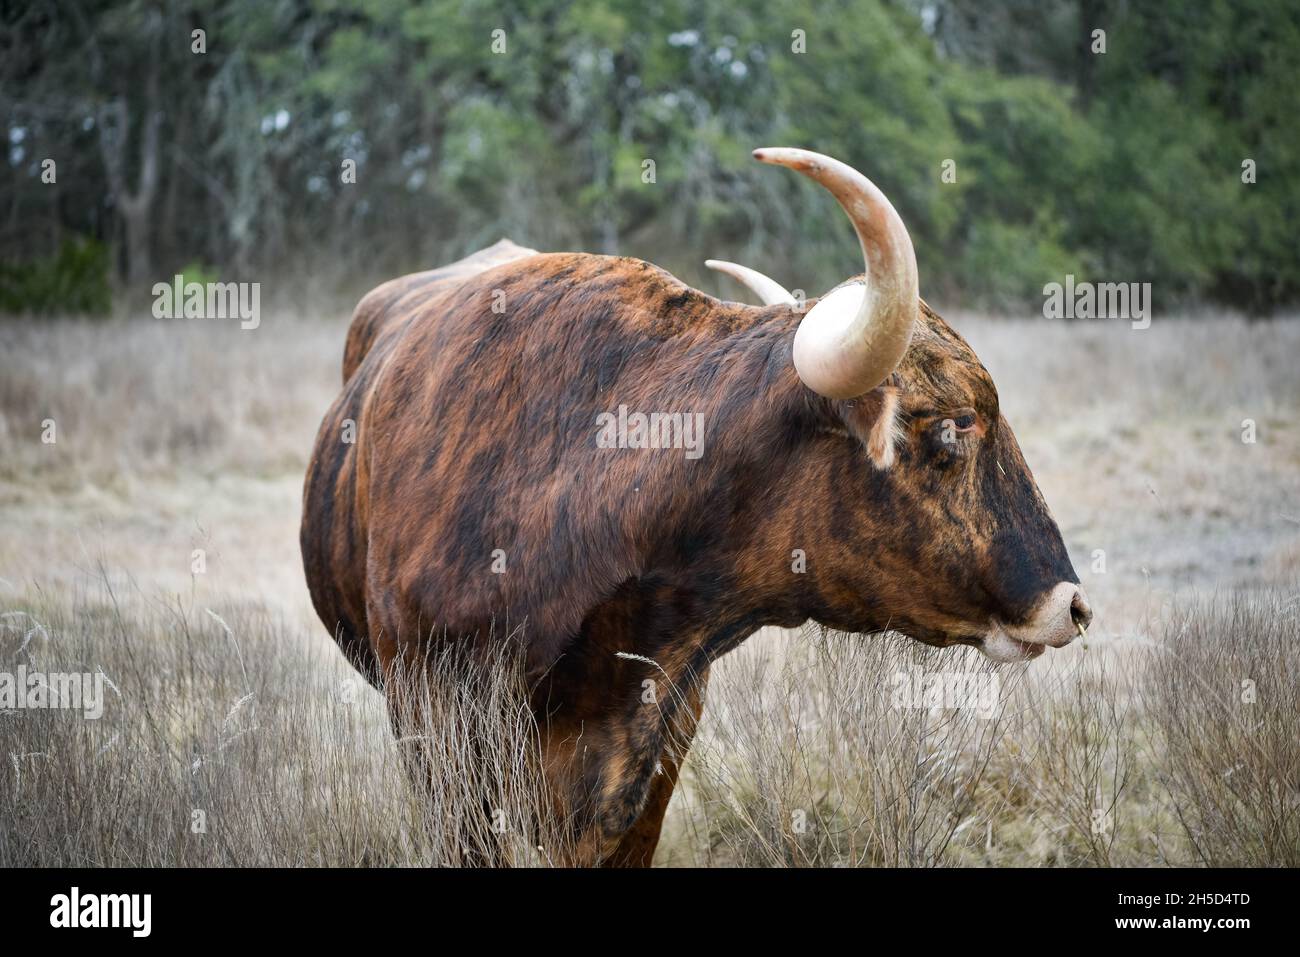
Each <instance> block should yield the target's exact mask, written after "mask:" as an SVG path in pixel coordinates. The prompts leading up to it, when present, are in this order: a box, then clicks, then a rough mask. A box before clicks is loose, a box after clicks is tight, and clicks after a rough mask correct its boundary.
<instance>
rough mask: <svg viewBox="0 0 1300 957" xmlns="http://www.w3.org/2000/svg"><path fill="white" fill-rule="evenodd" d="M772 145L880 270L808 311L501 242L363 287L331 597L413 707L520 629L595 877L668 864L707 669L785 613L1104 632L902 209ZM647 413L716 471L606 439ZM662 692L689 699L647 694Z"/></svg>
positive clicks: (373, 663) (324, 526)
mask: <svg viewBox="0 0 1300 957" xmlns="http://www.w3.org/2000/svg"><path fill="white" fill-rule="evenodd" d="M754 155H755V157H756V158H757V159H758V160H760V161H762V162H764V163H772V164H777V165H781V166H786V167H789V168H791V169H794V170H796V171H798V172H800V173H802V174H804V175H805V176H808V177H810V178H811V179H813V180H814V181H816V182H817V183H819V184H820V185H821V186H823V187H825V188H826V189H827V190H828V191H829V192H830V193H831V194H832V195H833V196H834V197H835V199H836V200H837V201H838V202H839V204H840V206H841V207H842V208H843V209H844V211H845V212H846V213H847V214H848V217H849V220H850V221H851V223H852V225H853V228H854V230H855V231H856V233H857V238H858V240H859V242H860V244H861V248H862V254H863V257H864V261H865V270H864V272H863V274H862V275H860V276H857V277H855V278H852V279H849V280H848V281H846V282H844V283H842V284H841V285H839V286H836V287H835V288H834V289H832V290H830V291H829V292H828V293H826V294H825V295H824V296H822V297H821V298H820V299H816V300H812V301H809V302H808V303H806V304H801V303H799V302H797V301H796V300H795V299H794V297H792V296H791V295H790V294H789V293H787V292H786V291H785V290H784V289H782V288H781V287H780V286H779V285H777V284H776V283H775V282H773V281H772V280H770V279H768V278H767V277H765V276H762V275H760V274H758V273H755V272H753V271H752V270H748V269H746V268H744V267H741V266H736V265H734V264H730V263H722V262H716V261H710V265H711V266H712V267H713V268H716V269H719V270H721V271H723V272H727V273H729V274H731V275H733V276H735V277H737V278H738V279H740V280H741V281H742V282H744V283H745V284H746V285H748V286H749V287H750V288H751V289H752V290H753V291H754V292H755V293H757V295H758V296H759V297H760V298H761V299H762V300H763V302H764V305H762V306H752V305H745V304H741V303H735V302H725V301H720V300H718V299H715V298H713V297H711V296H709V295H706V294H704V293H702V292H700V291H698V290H696V289H693V288H690V287H689V286H687V285H685V284H683V283H682V282H680V281H679V280H677V279H676V278H674V277H673V276H672V275H670V274H669V273H667V272H665V271H664V270H662V269H660V268H658V267H656V266H654V265H651V264H650V263H647V262H643V261H641V260H637V259H630V258H620V257H609V256H597V255H588V254H584V253H557V254H538V253H535V252H534V251H532V250H528V249H523V248H521V247H518V246H515V245H514V244H512V243H509V242H506V241H502V242H501V243H498V244H497V245H496V246H493V247H491V248H490V249H486V250H483V251H481V252H479V253H477V254H475V255H473V256H470V257H469V258H468V259H465V260H462V261H460V262H458V263H455V264H453V265H451V266H447V267H444V268H442V269H436V270H433V271H430V272H424V273H419V274H416V275H411V276H407V277H404V278H401V279H397V280H394V281H392V282H388V283H386V284H384V285H382V286H380V287H378V288H377V289H375V290H373V291H372V292H370V293H369V294H368V295H367V296H366V297H365V298H364V299H363V300H362V301H361V303H360V304H359V305H358V307H357V309H356V311H355V314H354V317H353V321H352V325H351V327H350V330H349V333H348V337H347V344H346V348H345V353H344V362H343V378H344V384H343V389H342V392H341V394H340V395H339V397H338V399H337V400H336V401H335V402H334V404H333V406H332V407H331V408H330V410H329V411H328V413H327V414H326V416H325V420H324V422H323V423H322V425H321V429H320V432H319V435H318V437H317V440H316V444H315V450H314V453H313V455H312V458H311V463H310V466H309V469H308V473H307V477H306V484H305V489H304V508H303V520H302V529H301V546H302V555H303V563H304V567H305V571H306V577H307V582H308V585H309V588H310V592H311V597H312V601H313V603H314V605H315V608H316V610H317V612H318V614H319V616H320V618H321V620H322V622H323V623H324V624H325V626H326V628H328V629H329V630H330V632H331V634H332V635H334V636H335V638H336V640H337V641H338V643H339V645H340V646H341V648H342V649H343V651H344V653H345V654H346V655H347V657H348V659H349V660H350V661H351V662H352V663H353V664H354V665H355V667H356V668H357V669H358V670H360V671H361V672H362V673H363V674H364V675H365V676H366V677H367V678H368V679H369V680H370V681H371V682H372V683H373V684H375V685H376V687H380V688H383V689H385V690H386V692H387V693H388V698H389V702H390V707H393V708H395V707H396V706H395V705H394V703H393V702H394V698H395V695H394V694H393V693H392V689H391V684H392V683H391V682H390V681H388V680H387V679H388V677H389V676H391V675H392V674H393V673H394V669H396V668H397V667H398V666H399V665H400V664H401V663H403V662H408V663H409V662H412V661H417V662H418V661H419V660H420V656H421V655H422V654H427V652H428V651H429V649H430V646H432V645H436V644H437V643H439V642H447V641H453V640H455V641H468V642H470V643H471V644H472V643H473V642H475V641H477V642H491V641H493V640H497V639H494V638H493V637H492V636H493V635H498V634H499V633H500V632H499V628H498V627H497V626H498V624H499V623H500V622H506V621H508V622H512V623H517V624H522V625H523V634H524V664H525V667H526V673H527V675H528V676H529V681H530V682H531V685H530V687H531V688H532V689H533V692H532V695H533V697H532V701H533V706H534V710H535V713H536V715H537V718H538V723H539V727H540V734H541V751H542V755H543V758H542V760H543V763H544V767H545V768H546V769H547V780H548V781H553V782H556V783H555V785H554V786H555V787H556V788H557V792H558V793H557V798H556V800H557V806H558V807H568V808H573V807H581V808H583V809H584V813H583V814H581V815H578V816H575V817H574V820H575V821H577V822H579V823H576V824H575V825H574V826H575V827H576V828H577V829H578V831H579V833H578V834H577V835H576V836H575V843H574V846H575V848H576V850H575V851H574V853H573V861H572V863H598V862H599V863H605V864H616V865H648V864H649V863H650V861H651V858H652V856H653V853H654V849H655V846H656V844H657V842H658V839H659V831H660V827H661V824H662V821H663V817H664V812H665V810H666V808H667V805H668V801H669V798H670V796H671V794H672V791H673V788H674V784H675V782H676V779H677V774H678V770H679V767H680V762H681V760H682V758H683V755H684V753H685V746H686V745H687V744H689V736H690V734H691V732H692V730H693V728H694V722H695V721H696V720H698V717H699V714H700V709H701V708H702V706H703V696H704V682H705V679H706V678H707V674H708V671H709V668H710V666H711V665H712V663H713V662H714V661H716V660H717V659H718V658H719V657H721V656H722V655H724V654H726V653H727V652H728V651H730V650H732V649H733V648H736V647H737V646H738V645H739V644H740V643H741V642H742V641H744V640H745V638H746V637H747V636H748V635H750V634H752V633H753V632H754V631H756V630H757V629H759V628H760V627H762V626H766V625H773V626H785V627H797V626H800V625H802V624H803V623H805V622H807V621H809V620H812V621H814V622H817V623H820V624H822V625H824V626H827V627H830V628H834V629H839V630H843V631H848V632H858V633H864V634H870V633H877V632H882V631H885V630H892V631H896V632H901V633H903V634H904V635H907V636H910V637H911V638H913V639H916V640H918V641H920V642H923V643H925V644H928V645H934V646H949V645H972V646H974V647H976V648H978V649H979V650H980V651H982V652H983V653H984V654H985V655H987V656H989V657H990V658H992V659H995V660H997V661H1013V660H1021V659H1027V658H1032V657H1034V656H1037V655H1039V654H1040V653H1042V652H1043V650H1044V649H1045V648H1048V647H1061V646H1063V645H1066V644H1067V643H1069V642H1070V641H1071V639H1072V638H1074V637H1075V635H1076V633H1080V632H1082V630H1083V629H1084V628H1086V626H1087V624H1088V623H1089V621H1090V620H1091V616H1092V612H1091V610H1090V609H1089V606H1088V602H1087V599H1086V598H1085V596H1084V592H1083V590H1082V588H1081V587H1080V586H1079V580H1078V576H1077V575H1076V574H1075V571H1074V569H1073V567H1072V565H1071V563H1070V559H1069V556H1068V555H1067V553H1066V549H1065V545H1064V544H1063V542H1062V540H1061V535H1060V532H1059V530H1058V528H1057V525H1056V522H1055V521H1054V520H1053V517H1052V515H1051V513H1050V511H1049V510H1048V507H1047V505H1046V504H1045V502H1044V499H1043V496H1042V495H1041V494H1040V492H1039V490H1038V488H1037V486H1036V484H1035V482H1034V479H1033V476H1032V475H1031V474H1030V470H1029V468H1028V466H1027V465H1026V464H1025V460H1024V458H1023V457H1022V455H1021V451H1020V448H1019V446H1018V445H1017V443H1016V438H1015V436H1014V435H1013V434H1012V431H1011V427H1010V425H1009V424H1008V423H1007V421H1006V419H1005V418H1004V417H1003V416H1002V414H1001V411H1000V409H999V403H998V393H997V389H996V388H995V387H994V384H993V380H992V379H991V378H990V376H989V374H988V372H987V371H986V370H985V368H984V366H983V365H982V364H981V363H980V360H979V359H978V357H977V356H976V355H975V353H974V352H973V351H972V350H971V348H970V346H968V345H967V344H966V342H965V341H964V340H963V339H962V338H961V337H960V336H959V335H958V334H957V333H956V332H954V331H953V330H952V328H950V327H949V325H948V324H947V323H946V322H944V320H943V319H941V318H940V317H939V316H938V315H937V314H936V313H935V312H934V311H933V310H932V309H931V308H930V307H929V306H928V305H927V304H926V303H925V301H924V300H922V299H921V298H920V296H919V293H918V282H917V267H916V259H915V255H914V252H913V247H912V242H911V239H910V238H909V236H908V233H907V229H906V228H905V226H904V225H903V222H902V220H901V218H900V217H899V215H898V213H897V212H896V211H895V209H894V207H893V206H892V205H891V204H890V202H889V200H888V199H887V198H886V197H885V196H884V194H883V193H882V192H881V191H880V190H879V189H878V188H877V187H876V186H875V185H874V184H873V183H872V182H871V181H870V180H868V179H867V178H866V177H865V176H863V175H862V174H860V173H858V172H857V171H855V170H854V169H852V168H850V167H848V166H846V165H845V164H843V163H841V162H839V161H837V160H834V159H831V158H829V157H826V156H822V155H820V154H817V153H813V152H808V151H804V150H797V149H785V148H780V149H761V150H756V151H755V153H754ZM624 407H625V409H627V410H632V413H633V415H637V414H640V415H643V416H644V415H646V414H651V413H655V412H659V413H664V414H667V415H670V416H671V415H677V414H681V415H682V416H683V417H685V416H691V417H698V418H692V421H698V422H700V423H702V427H703V433H702V444H701V448H700V453H701V454H699V455H696V456H689V455H687V454H684V453H683V452H682V451H681V450H680V449H675V448H671V447H669V448H664V447H662V443H656V445H659V447H653V446H649V447H643V444H641V443H637V442H626V443H618V444H617V445H613V446H611V445H610V444H609V443H607V442H601V441H600V432H601V429H600V428H598V422H600V421H601V417H602V416H604V417H605V422H606V424H608V421H609V419H608V417H609V416H610V415H612V414H613V413H614V412H615V410H618V409H620V408H624ZM349 428H351V430H352V432H351V435H350V436H349ZM792 557H794V558H793V560H792ZM647 679H649V680H652V681H655V682H660V683H663V682H666V683H668V684H669V685H670V686H672V687H671V692H672V693H660V694H659V695H657V697H656V704H655V706H653V707H648V706H647V705H646V704H645V703H644V701H643V695H642V688H643V682H645V681H646V680H647ZM670 728H671V729H673V733H672V734H670Z"/></svg>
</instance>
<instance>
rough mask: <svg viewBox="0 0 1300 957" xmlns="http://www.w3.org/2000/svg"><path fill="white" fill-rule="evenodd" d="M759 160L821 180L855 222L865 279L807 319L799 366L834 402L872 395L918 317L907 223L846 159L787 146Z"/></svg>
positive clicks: (764, 152) (797, 346) (836, 293)
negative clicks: (836, 158) (842, 161)
mask: <svg viewBox="0 0 1300 957" xmlns="http://www.w3.org/2000/svg"><path fill="white" fill-rule="evenodd" d="M754 158H755V159H757V160H759V161H761V162H764V163H774V164H776V165H778V166H788V167H790V168H791V169H793V170H797V171H798V172H800V173H803V174H804V175H805V176H807V177H809V178H811V179H815V180H816V181H817V182H819V183H821V184H822V185H823V186H825V187H826V189H828V190H829V191H830V193H831V195H832V196H834V197H835V198H836V200H838V201H839V204H840V206H842V207H843V208H844V212H845V213H847V214H848V217H849V220H850V221H851V222H852V223H853V228H854V230H855V231H856V232H857V234H858V241H859V242H860V243H861V244H862V255H863V258H864V259H865V260H866V275H865V277H864V281H863V282H853V283H849V284H847V285H844V286H840V287H839V288H838V289H835V290H833V291H832V292H831V293H829V294H828V295H826V296H823V297H822V299H821V301H820V302H818V303H817V305H815V306H813V308H812V309H811V310H809V312H808V315H806V316H804V318H803V322H801V323H800V324H799V331H798V332H797V333H795V337H794V367H795V371H796V372H798V373H799V378H800V379H802V380H803V383H804V385H806V386H808V388H810V389H812V390H813V391H814V392H817V393H820V394H821V395H824V396H827V397H829V398H832V399H851V398H854V397H855V396H859V395H862V394H864V393H866V392H870V391H871V390H872V389H874V388H875V387H876V386H878V385H880V383H882V382H884V381H885V378H886V377H887V376H888V375H889V374H890V373H891V372H893V371H894V368H895V367H896V366H897V365H898V363H899V360H900V359H902V358H903V353H905V352H906V351H907V345H908V343H909V342H910V341H911V338H912V326H913V325H914V324H915V322H916V317H917V299H918V298H919V293H918V290H917V282H916V253H915V252H914V251H913V250H912V240H911V238H910V237H909V236H908V235H907V227H905V226H904V225H903V221H902V219H900V218H899V215H898V213H897V212H896V211H895V209H894V207H893V205H891V204H890V202H889V200H888V199H886V198H885V194H884V193H882V192H881V191H880V190H879V189H877V188H876V185H875V184H874V183H873V182H871V180H869V179H867V178H866V177H865V176H863V175H862V174H861V173H859V172H858V171H857V170H855V169H853V168H852V167H850V166H846V165H844V164H843V163H841V162H840V161H839V160H834V159H831V158H830V157H829V156H822V155H821V154H820V153H812V152H809V151H808V150H797V149H787V148H784V147H778V148H770V149H760V150H754Z"/></svg>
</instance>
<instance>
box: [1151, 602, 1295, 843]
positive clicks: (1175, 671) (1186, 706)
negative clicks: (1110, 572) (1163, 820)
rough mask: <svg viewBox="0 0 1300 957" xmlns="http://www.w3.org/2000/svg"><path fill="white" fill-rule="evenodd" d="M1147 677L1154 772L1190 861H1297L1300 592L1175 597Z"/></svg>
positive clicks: (1152, 656)
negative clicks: (1156, 748) (1183, 601)
mask: <svg viewBox="0 0 1300 957" xmlns="http://www.w3.org/2000/svg"><path fill="white" fill-rule="evenodd" d="M1145 675H1146V681H1145V689H1144V690H1145V697H1146V702H1147V713H1148V716H1149V720H1150V721H1151V722H1152V724H1153V725H1154V727H1155V728H1156V729H1157V731H1158V735H1159V741H1160V742H1161V744H1162V745H1163V750H1162V752H1161V754H1160V756H1159V758H1158V764H1159V767H1160V774H1161V779H1162V781H1163V783H1164V784H1165V786H1166V787H1167V788H1168V790H1169V792H1170V796H1171V806H1172V807H1173V808H1174V811H1175V813H1176V814H1177V815H1178V819H1179V823H1180V824H1182V826H1183V828H1184V830H1185V832H1186V834H1187V839H1188V843H1189V844H1190V846H1191V848H1192V850H1193V852H1194V854H1195V857H1196V860H1197V862H1198V863H1202V864H1206V865H1209V866H1213V867H1270V866H1286V867H1296V866H1298V865H1300V593H1297V592H1294V591H1293V592H1291V593H1289V594H1279V593H1273V594H1265V595H1247V594H1241V593H1228V594H1223V595H1218V596H1213V597H1209V598H1204V597H1202V598H1199V599H1197V600H1195V601H1193V602H1190V603H1189V604H1187V605H1185V606H1182V607H1179V608H1178V609H1177V610H1175V611H1174V613H1173V614H1172V615H1171V616H1170V618H1169V621H1168V623H1167V625H1166V626H1165V640H1164V642H1163V643H1162V644H1161V645H1160V646H1159V648H1158V650H1157V651H1156V652H1155V653H1153V654H1152V655H1151V657H1150V661H1149V662H1148V664H1147V668H1146V672H1145Z"/></svg>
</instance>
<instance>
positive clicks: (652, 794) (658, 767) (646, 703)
mask: <svg viewBox="0 0 1300 957" xmlns="http://www.w3.org/2000/svg"><path fill="white" fill-rule="evenodd" d="M686 673H688V674H690V675H691V677H690V678H689V679H687V678H685V677H683V678H679V679H677V680H670V679H668V678H667V676H666V675H663V674H659V676H658V680H656V679H650V682H651V683H650V684H648V685H638V687H639V688H641V689H643V690H640V691H639V692H638V696H637V698H636V700H635V702H634V703H633V704H631V705H629V706H627V707H619V708H613V709H611V711H610V716H609V717H608V718H607V719H606V720H605V721H604V722H602V724H603V726H602V727H601V728H599V729H596V728H593V727H590V726H588V727H587V728H586V729H585V732H584V736H585V740H586V742H587V746H586V747H585V748H584V750H583V753H582V756H581V757H580V758H579V759H578V760H579V763H580V766H581V770H580V771H579V773H577V774H576V775H573V776H571V777H570V780H574V781H576V782H580V783H579V784H578V788H579V793H577V794H576V795H575V799H576V801H577V802H578V803H580V804H581V805H582V807H583V808H584V811H583V813H581V814H579V815H576V816H575V820H577V821H579V822H581V823H580V826H579V829H578V831H577V833H576V834H575V842H574V845H573V861H572V863H574V864H577V865H579V866H592V865H598V864H603V865H605V866H614V867H636V866H642V867H647V866H649V865H650V862H651V859H652V858H653V856H654V851H655V847H656V846H657V845H658V843H659V834H660V830H661V828H662V826H663V819H664V814H665V812H666V811H667V809H668V802H669V800H670V799H671V797H672V793H673V789H674V787H675V785H676V783H677V778H678V775H679V773H680V771H681V766H682V762H683V761H684V760H685V758H686V752H687V749H688V748H689V747H690V743H691V739H692V738H693V736H694V734H695V729H696V725H697V723H698V721H699V717H700V714H701V712H702V710H703V706H704V686H705V681H706V677H707V672H703V673H696V672H691V671H689V670H688V671H687V672H686ZM575 757H577V756H576V755H575Z"/></svg>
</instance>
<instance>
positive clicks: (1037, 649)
mask: <svg viewBox="0 0 1300 957" xmlns="http://www.w3.org/2000/svg"><path fill="white" fill-rule="evenodd" d="M957 643H958V644H962V645H970V646H971V647H972V648H978V649H979V650H980V651H981V652H983V653H984V655H985V656H986V657H988V658H991V659H992V660H993V661H997V662H1012V661H1033V660H1034V659H1035V658H1037V657H1038V656H1039V655H1041V654H1042V653H1043V652H1044V651H1046V650H1047V648H1048V647H1049V646H1048V645H1045V644H1041V643H1037V642H1031V641H1021V640H1020V639H1019V638H1012V637H1011V636H1010V635H1008V634H1007V633H1006V632H1004V631H998V632H996V633H994V634H993V635H966V636H964V637H962V638H958V639H957Z"/></svg>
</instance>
